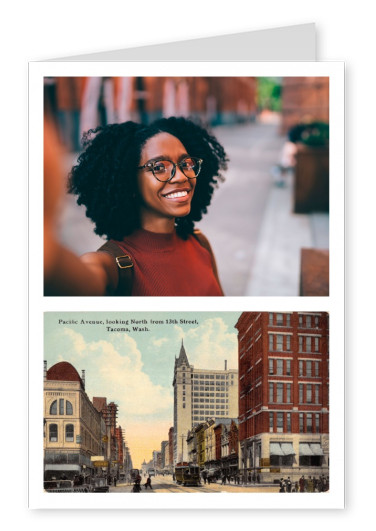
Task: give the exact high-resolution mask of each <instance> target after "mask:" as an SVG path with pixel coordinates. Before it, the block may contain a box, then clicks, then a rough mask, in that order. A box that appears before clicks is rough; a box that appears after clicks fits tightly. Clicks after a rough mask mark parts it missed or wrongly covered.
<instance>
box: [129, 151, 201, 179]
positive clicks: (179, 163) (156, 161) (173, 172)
mask: <svg viewBox="0 0 376 531" xmlns="http://www.w3.org/2000/svg"><path fill="white" fill-rule="evenodd" d="M186 159H193V160H195V161H196V162H197V163H198V165H199V168H198V172H197V175H195V176H194V177H189V176H188V175H186V173H185V171H184V169H183V168H182V167H181V165H182V164H183V162H184V161H185V160H186ZM163 161H165V162H171V164H172V165H173V168H172V170H171V176H170V177H169V178H168V179H159V178H158V177H157V175H155V173H154V164H157V163H158V162H163ZM203 162H204V161H203V159H200V157H184V158H183V159H182V160H181V161H180V162H178V163H176V162H174V161H173V160H170V159H158V160H153V161H152V162H147V163H146V164H144V165H143V166H138V168H137V169H138V170H143V169H145V168H149V170H151V171H152V172H153V176H154V177H155V178H156V179H157V181H159V182H161V183H167V182H169V181H171V179H173V178H174V177H175V175H176V168H177V166H179V168H180V170H181V171H182V172H183V173H184V175H185V176H186V177H187V179H197V177H198V175H199V173H200V171H201V164H202V163H203Z"/></svg>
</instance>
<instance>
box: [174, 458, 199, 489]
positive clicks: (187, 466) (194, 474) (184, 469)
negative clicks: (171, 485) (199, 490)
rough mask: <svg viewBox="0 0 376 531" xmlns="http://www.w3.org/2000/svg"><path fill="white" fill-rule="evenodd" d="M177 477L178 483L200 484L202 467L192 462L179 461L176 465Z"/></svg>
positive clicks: (186, 484) (184, 484) (187, 484)
mask: <svg viewBox="0 0 376 531" xmlns="http://www.w3.org/2000/svg"><path fill="white" fill-rule="evenodd" d="M175 478H176V483H177V484H178V485H183V486H184V487H186V486H193V485H194V486H197V485H200V468H199V467H198V466H197V465H194V464H192V463H184V462H183V463H177V464H176V466H175Z"/></svg>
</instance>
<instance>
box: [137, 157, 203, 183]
mask: <svg viewBox="0 0 376 531" xmlns="http://www.w3.org/2000/svg"><path fill="white" fill-rule="evenodd" d="M202 162H203V160H202V159H199V158H198V157H184V159H182V160H181V161H180V162H178V163H177V164H176V163H175V162H172V160H168V159H165V160H154V161H152V162H147V163H146V164H144V165H143V166H139V167H138V169H139V170H143V169H144V168H148V170H149V171H152V172H153V175H154V177H155V178H156V179H157V180H158V181H161V182H167V181H171V179H173V178H174V177H175V174H176V167H177V166H179V168H180V170H181V171H182V172H183V173H184V175H185V176H186V177H188V179H196V177H197V176H198V174H199V173H200V170H201V164H202Z"/></svg>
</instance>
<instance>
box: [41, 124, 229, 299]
mask: <svg viewBox="0 0 376 531" xmlns="http://www.w3.org/2000/svg"><path fill="white" fill-rule="evenodd" d="M226 165H227V157H226V153H225V151H224V149H223V147H222V146H221V145H220V144H219V143H218V141H217V140H216V138H215V137H214V136H212V135H210V134H209V133H208V131H207V130H206V129H205V128H203V127H201V126H200V125H197V124H195V123H193V122H192V121H190V120H187V119H185V118H168V119H161V120H157V121H155V122H154V123H152V124H151V125H149V126H145V125H141V124H136V123H134V122H125V123H123V124H113V125H107V126H105V127H98V128H97V129H94V130H90V131H88V133H86V134H85V135H84V151H83V153H82V154H81V155H80V157H79V158H78V161H77V164H76V165H75V166H74V167H73V169H72V171H71V173H70V176H69V185H68V189H69V192H70V193H73V194H76V195H77V203H78V204H79V205H85V206H86V215H87V217H89V218H90V219H91V220H92V221H93V222H94V224H95V232H96V234H98V235H100V236H105V237H106V238H107V243H106V244H105V245H103V246H102V247H101V248H100V249H98V251H96V252H90V253H86V254H84V255H83V256H82V257H81V258H80V263H81V266H83V267H85V268H86V269H87V273H88V277H87V282H86V281H85V282H84V283H83V284H81V286H80V287H79V289H78V292H76V291H75V289H73V290H70V289H68V291H65V292H64V290H62V292H61V293H56V283H55V288H53V289H52V290H51V289H47V290H46V294H48V295H53V294H62V295H65V294H69V295H74V294H77V295H78V294H79V295H119V296H124V295H134V296H142V295H146V296H150V295H151V296H161V295H163V296H164V295H166V296H167V295H168V296H220V295H223V292H222V289H221V286H220V282H219V279H218V274H217V270H216V264H215V259H214V256H213V253H212V250H211V248H210V244H209V242H208V241H207V239H206V238H205V236H204V235H203V234H202V233H200V231H197V230H196V229H195V227H194V222H195V221H199V220H200V219H201V218H202V215H203V214H204V213H206V211H207V207H208V205H209V204H210V201H211V197H212V194H213V190H214V187H215V185H216V184H217V182H218V180H220V179H222V176H221V173H220V172H221V170H224V169H226ZM65 286H69V282H66V283H65Z"/></svg>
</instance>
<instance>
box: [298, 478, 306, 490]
mask: <svg viewBox="0 0 376 531" xmlns="http://www.w3.org/2000/svg"><path fill="white" fill-rule="evenodd" d="M304 491H305V480H304V476H302V477H301V478H300V479H299V492H304Z"/></svg>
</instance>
